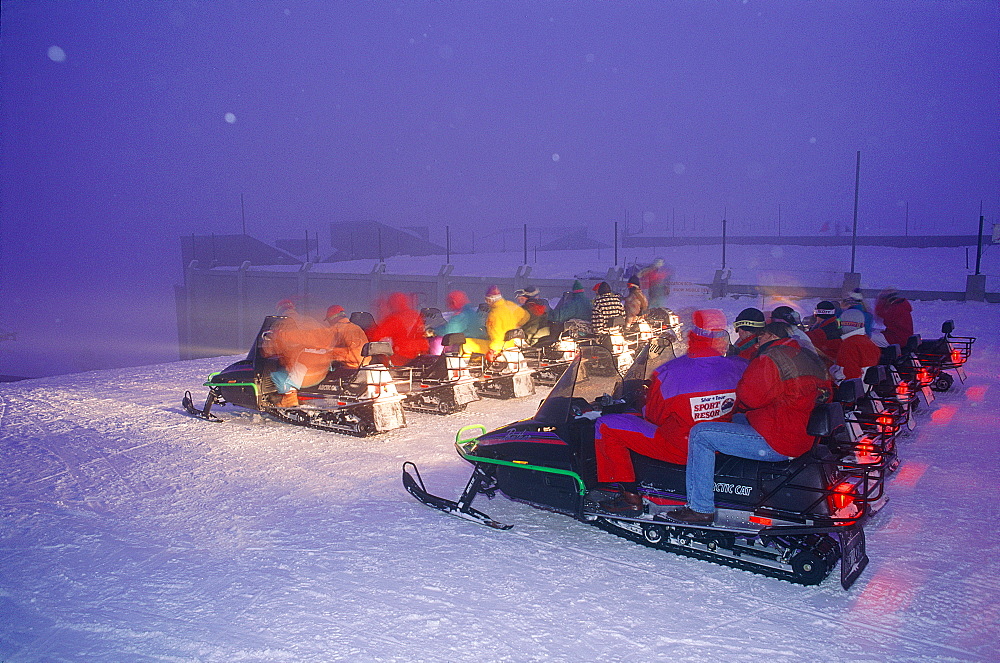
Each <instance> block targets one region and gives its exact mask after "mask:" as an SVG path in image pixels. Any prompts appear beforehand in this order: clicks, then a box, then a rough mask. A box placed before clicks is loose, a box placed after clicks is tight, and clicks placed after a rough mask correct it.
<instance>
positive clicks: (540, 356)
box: [523, 332, 580, 387]
mask: <svg viewBox="0 0 1000 663" xmlns="http://www.w3.org/2000/svg"><path fill="white" fill-rule="evenodd" d="M523 352H524V358H525V359H526V360H527V362H528V366H529V367H530V368H531V370H532V373H531V379H532V380H534V382H535V384H536V385H538V386H542V387H551V386H552V385H554V384H555V383H556V382H558V381H559V378H560V377H562V374H563V373H565V372H566V369H567V368H569V365H570V364H571V363H573V360H574V359H576V355H577V354H579V352H580V348H579V344H578V343H577V340H576V337H575V336H574V335H573V334H571V333H569V332H560V333H559V335H558V336H552V337H550V338H547V339H544V340H542V341H540V342H539V343H536V344H535V345H531V346H528V347H526V348H524V350H523Z"/></svg>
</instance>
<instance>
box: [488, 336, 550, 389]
mask: <svg viewBox="0 0 1000 663" xmlns="http://www.w3.org/2000/svg"><path fill="white" fill-rule="evenodd" d="M523 345H524V330H522V329H511V330H509V331H508V332H507V333H506V334H505V335H504V345H503V349H502V350H501V351H500V354H499V355H498V356H497V357H496V359H494V360H493V361H487V359H486V357H485V355H483V356H482V357H481V359H480V362H481V363H480V365H479V367H478V371H476V372H477V373H478V377H477V379H476V391H477V392H479V395H480V396H486V397H489V398H502V399H507V398H522V397H524V396H530V395H531V394H533V393H535V381H534V380H533V379H532V377H531V376H532V373H533V369H532V368H531V367H530V366H529V365H528V361H527V360H526V359H525V358H524V352H523V351H522V350H521V348H522V347H523Z"/></svg>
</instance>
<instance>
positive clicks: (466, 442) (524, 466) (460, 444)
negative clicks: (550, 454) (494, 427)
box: [455, 424, 587, 495]
mask: <svg viewBox="0 0 1000 663" xmlns="http://www.w3.org/2000/svg"><path fill="white" fill-rule="evenodd" d="M470 429H478V430H479V431H481V433H480V435H481V434H483V433H485V432H486V427H485V426H483V425H481V424H473V425H471V426H462V427H461V428H460V429H458V432H457V433H456V434H455V449H456V450H457V451H458V455H459V456H461V457H462V458H464V459H465V460H467V461H469V462H470V463H492V464H494V465H506V466H507V467H516V468H518V469H521V470H535V471H536V472H548V473H549V474H562V475H563V476H567V477H573V479H575V480H576V489H577V493H579V494H580V495H586V494H587V486H586V485H585V484H584V483H583V479H582V478H581V477H580V475H579V474H577V473H576V472H574V471H573V470H562V469H559V468H558V467H546V466H544V465H531V464H529V463H527V462H520V463H516V462H514V461H510V460H499V459H497V458H483V457H481V456H474V455H472V454H470V453H469V452H468V449H466V447H467V446H470V445H472V444H475V443H476V440H477V439H478V438H479V436H478V435H476V436H475V437H466V438H464V439H459V437H460V436H461V435H462V434H463V433H465V432H466V431H467V430H470Z"/></svg>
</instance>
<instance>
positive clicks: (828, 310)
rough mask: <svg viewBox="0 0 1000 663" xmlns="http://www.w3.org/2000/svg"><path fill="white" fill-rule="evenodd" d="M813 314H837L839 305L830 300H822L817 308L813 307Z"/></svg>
mask: <svg viewBox="0 0 1000 663" xmlns="http://www.w3.org/2000/svg"><path fill="white" fill-rule="evenodd" d="M813 315H822V316H826V317H830V316H834V315H837V305H836V304H834V303H833V302H830V301H825V300H824V301H822V302H820V303H819V304H816V308H815V309H813Z"/></svg>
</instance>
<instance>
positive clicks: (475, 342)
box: [462, 285, 530, 361]
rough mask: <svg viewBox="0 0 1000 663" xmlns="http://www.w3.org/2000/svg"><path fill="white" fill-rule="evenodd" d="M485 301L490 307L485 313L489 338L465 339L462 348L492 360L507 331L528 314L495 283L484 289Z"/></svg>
mask: <svg viewBox="0 0 1000 663" xmlns="http://www.w3.org/2000/svg"><path fill="white" fill-rule="evenodd" d="M486 303H487V304H488V305H489V307H490V312H489V313H487V314H486V334H487V336H489V338H488V339H482V338H469V339H466V341H465V345H464V346H463V348H462V349H463V351H464V352H466V353H473V352H478V353H480V354H484V355H486V358H487V359H488V360H489V361H493V360H494V359H495V358H496V357H497V355H499V354H500V352H501V351H502V350H503V347H504V336H505V335H506V334H507V332H508V331H510V330H511V329H517V328H518V327H520V326H521V325H523V324H524V323H525V322H527V321H528V318H529V317H530V316H529V315H528V312H527V311H525V310H524V309H523V308H521V307H520V306H518V305H517V304H515V303H514V302H512V301H510V300H507V299H504V298H503V296H502V295H501V294H500V288H498V287H497V286H495V285H493V286H490V288H489V290H487V291H486Z"/></svg>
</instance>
